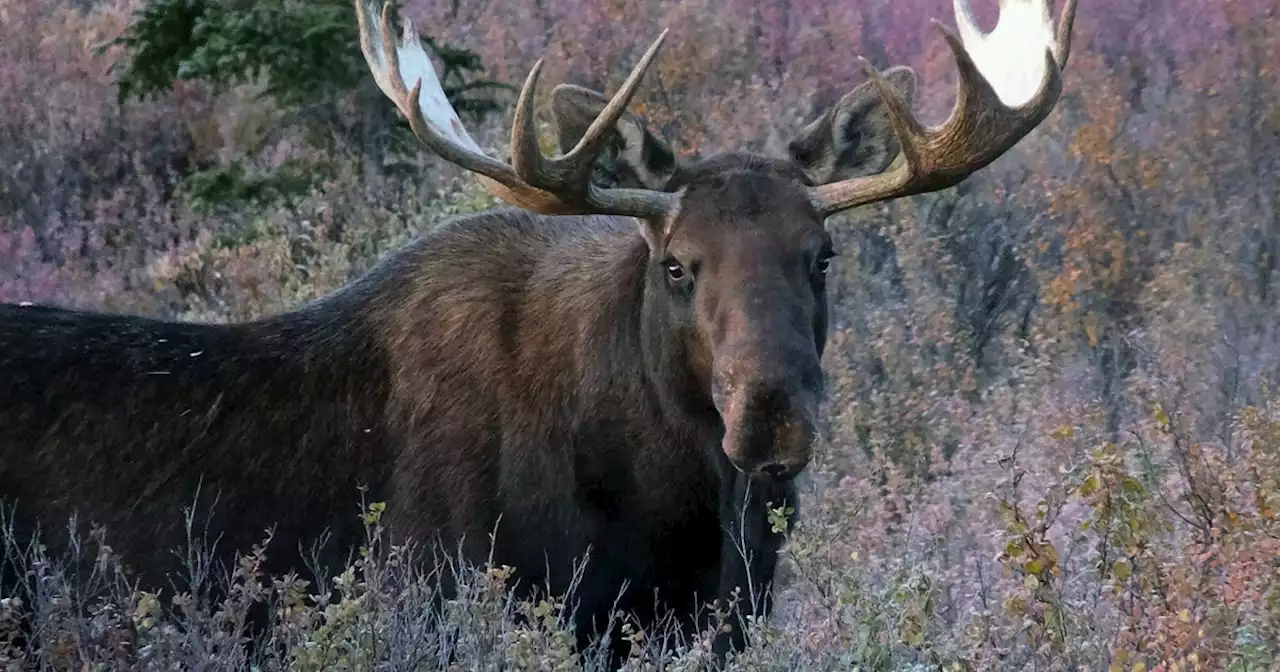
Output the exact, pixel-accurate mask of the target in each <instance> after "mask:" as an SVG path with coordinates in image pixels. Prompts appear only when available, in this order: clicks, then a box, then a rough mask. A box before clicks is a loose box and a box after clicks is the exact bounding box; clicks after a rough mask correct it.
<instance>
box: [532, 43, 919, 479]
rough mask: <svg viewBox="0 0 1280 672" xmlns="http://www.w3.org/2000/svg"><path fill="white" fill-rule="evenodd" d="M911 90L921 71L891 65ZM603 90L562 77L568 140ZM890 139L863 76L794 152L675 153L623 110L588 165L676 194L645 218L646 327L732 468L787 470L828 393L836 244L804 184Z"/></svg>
mask: <svg viewBox="0 0 1280 672" xmlns="http://www.w3.org/2000/svg"><path fill="white" fill-rule="evenodd" d="M886 81H887V82H888V83H889V85H890V86H892V87H893V90H894V91H895V93H896V94H897V95H899V96H901V97H903V98H904V99H906V100H911V98H912V96H913V94H914V90H915V88H914V84H915V78H914V75H913V74H912V73H911V71H910V70H908V69H906V68H895V69H893V70H891V71H889V72H888V73H886ZM606 104H607V100H606V99H605V97H604V96H603V95H601V94H599V93H596V92H593V91H588V90H586V89H582V88H579V87H573V86H561V87H558V88H557V89H556V90H555V92H554V93H553V97H552V114H553V117H554V120H555V122H556V128H557V131H558V137H559V140H560V142H561V149H562V151H566V152H567V151H569V150H571V149H572V148H573V145H574V144H576V143H577V142H578V141H579V140H580V138H581V137H582V135H583V134H584V133H585V132H586V130H587V128H588V126H589V125H590V124H591V122H592V120H594V119H595V118H596V117H597V116H598V115H599V114H600V113H601V111H602V110H603V109H604V107H605V105H606ZM897 151H898V145H897V141H896V139H895V138H894V135H893V129H892V126H891V124H890V122H889V118H888V116H887V114H886V111H885V107H884V105H883V104H882V102H881V98H880V96H879V95H878V94H877V92H876V91H875V89H874V88H873V87H872V85H871V84H864V85H863V86H861V87H859V88H858V89H855V90H854V91H853V92H851V93H850V94H849V95H847V96H845V98H844V99H843V100H841V101H840V102H839V103H837V104H836V105H835V106H834V107H833V108H832V109H831V110H829V111H828V112H827V113H826V114H824V115H822V116H821V117H820V118H819V119H817V120H816V121H814V122H813V123H812V124H810V125H809V126H808V127H806V128H804V129H803V130H802V131H801V133H800V134H799V136H798V137H797V138H796V139H794V140H793V141H792V142H791V143H790V145H789V156H787V157H784V158H773V157H767V156H763V155H758V154H751V153H730V154H724V155H720V156H715V157H712V158H709V159H706V160H702V161H693V162H688V163H686V162H682V161H680V160H678V159H677V158H676V157H675V154H674V152H672V150H671V148H670V147H669V146H668V145H667V144H666V143H665V142H663V141H662V140H661V139H659V138H658V137H656V136H655V135H653V134H652V133H651V132H650V131H649V130H648V129H647V128H646V127H645V126H644V125H643V124H642V123H641V122H640V121H639V120H638V119H636V118H635V117H633V116H631V115H630V114H626V113H624V114H623V115H622V116H621V117H620V119H619V120H618V121H617V122H616V124H615V126H614V129H613V133H612V134H611V136H610V138H609V142H608V143H607V144H606V146H605V150H604V151H603V152H602V153H601V154H600V156H599V157H598V158H597V159H596V162H595V165H594V166H593V170H592V179H593V180H594V181H595V182H596V183H597V184H599V185H600V186H601V187H603V188H612V189H617V188H626V189H649V190H653V191H660V192H663V193H668V194H672V195H674V196H675V197H676V199H678V200H677V201H676V205H675V207H673V208H672V209H671V210H670V211H669V212H668V213H667V214H665V215H664V216H661V217H653V218H647V219H642V220H640V232H641V234H642V235H643V236H644V239H645V241H646V242H647V243H648V246H649V270H648V274H647V281H646V282H647V287H646V292H645V297H646V298H645V301H646V303H647V308H646V316H645V319H646V320H647V321H648V322H649V324H648V325H647V326H648V328H649V329H650V330H652V331H660V332H662V333H663V336H662V337H661V338H659V339H656V340H657V342H658V343H659V345H658V346H657V347H659V348H661V349H662V350H663V352H661V353H660V354H659V355H658V357H660V358H663V359H667V360H670V359H678V360H680V365H679V366H676V367H673V368H671V369H669V370H668V375H669V376H670V377H671V378H672V379H671V380H667V381H660V384H666V385H670V386H672V387H677V388H678V387H680V386H681V384H682V383H683V382H685V381H686V380H691V381H692V382H691V384H689V385H688V386H687V388H688V389H682V390H680V391H681V392H683V393H684V395H685V396H686V398H689V399H690V401H691V402H692V403H693V405H695V406H697V405H703V404H708V403H709V404H711V405H712V406H713V407H714V408H715V410H716V412H717V413H718V414H719V416H720V419H721V421H722V423H723V426H724V439H723V444H722V448H723V450H724V453H725V456H726V457H727V458H728V459H729V461H730V463H732V464H733V465H734V467H736V468H737V469H738V470H740V471H742V472H744V473H746V474H750V475H752V476H757V477H761V478H765V479H777V480H787V479H790V478H793V477H794V476H795V475H796V474H798V473H799V472H800V471H801V470H802V469H803V468H804V467H805V466H806V465H807V464H808V463H809V460H810V457H811V454H812V443H813V436H814V432H815V430H816V427H817V413H818V405H819V402H820V400H821V396H822V388H823V375H822V367H821V358H822V351H823V346H824V344H825V339H826V330H827V297H826V285H827V272H828V270H829V269H830V266H831V263H832V258H833V257H834V256H835V255H836V250H835V249H834V247H833V245H832V240H831V236H830V234H829V233H828V232H827V230H826V228H825V226H824V222H825V219H826V217H825V215H824V214H823V213H822V212H821V211H820V210H819V209H818V208H817V207H815V205H814V203H813V201H812V199H811V198H810V197H809V192H808V189H809V188H810V187H812V186H813V185H814V184H815V183H823V182H827V181H830V180H834V179H847V178H850V177H854V176H858V175H865V174H873V173H878V172H881V171H883V170H884V169H885V167H887V166H888V164H889V161H890V159H891V158H892V157H893V156H894V154H896V153H897Z"/></svg>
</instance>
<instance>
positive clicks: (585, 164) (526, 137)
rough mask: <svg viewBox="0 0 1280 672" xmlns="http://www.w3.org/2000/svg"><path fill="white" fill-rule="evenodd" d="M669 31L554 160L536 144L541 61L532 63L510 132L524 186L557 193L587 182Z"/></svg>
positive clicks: (517, 171)
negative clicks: (535, 102) (563, 187)
mask: <svg viewBox="0 0 1280 672" xmlns="http://www.w3.org/2000/svg"><path fill="white" fill-rule="evenodd" d="M669 31H670V29H665V30H663V31H662V33H661V34H659V35H658V38H657V39H655V40H654V41H653V44H650V45H649V48H648V49H647V50H645V52H644V55H642V56H641V57H640V60H639V61H637V62H636V64H635V67H633V68H632V69H631V72H630V73H629V74H628V75H627V79H626V80H625V81H624V82H623V83H622V86H621V87H619V88H618V90H617V92H615V93H614V94H613V97H612V98H610V99H609V102H608V103H607V104H606V105H605V107H604V109H602V110H601V111H600V114H598V115H596V118H595V119H594V120H592V122H591V125H590V126H588V127H587V130H586V132H585V133H583V135H582V137H581V138H580V139H579V140H578V143H577V144H576V145H574V147H573V149H571V150H569V152H568V153H566V154H564V155H562V156H560V157H557V158H554V159H550V158H547V157H545V156H543V154H542V151H541V150H540V149H539V147H538V142H537V129H536V128H535V124H534V116H533V100H534V93H535V91H536V89H537V85H538V75H539V74H540V73H541V71H542V61H541V60H539V61H538V62H537V63H535V64H534V66H533V69H532V70H530V71H529V76H528V78H527V79H526V80H525V84H524V88H523V89H521V91H520V101H519V103H518V104H517V106H516V118H515V123H514V124H513V128H512V137H511V149H512V156H511V162H512V166H513V167H514V168H515V171H516V174H517V175H519V176H520V178H521V179H523V180H524V181H525V182H527V183H529V184H531V185H533V186H536V187H542V188H544V189H556V188H557V187H559V186H560V185H563V184H577V183H581V182H582V181H583V180H585V179H587V176H588V175H589V174H590V172H591V165H592V163H594V162H595V160H596V156H597V155H598V154H599V153H600V150H601V149H603V148H604V143H605V142H606V141H607V140H608V137H609V132H610V131H611V130H612V129H613V128H614V125H615V124H617V123H618V119H620V118H621V117H622V115H623V113H624V112H626V110H627V106H628V105H630V104H631V99H632V98H633V97H634V96H635V93H636V90H637V89H638V88H639V87H640V80H641V79H643V78H644V75H645V73H646V72H647V71H648V70H649V65H650V64H651V63H652V62H653V59H654V57H655V56H657V54H658V49H659V48H660V47H661V46H662V43H663V42H664V41H665V40H666V39H667V33H668V32H669Z"/></svg>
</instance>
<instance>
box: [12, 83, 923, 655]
mask: <svg viewBox="0 0 1280 672" xmlns="http://www.w3.org/2000/svg"><path fill="white" fill-rule="evenodd" d="M890 80H891V81H892V82H893V83H894V85H895V86H897V87H899V88H900V89H901V90H902V91H903V93H904V95H906V96H907V97H908V99H909V98H910V94H911V92H912V87H913V82H914V79H913V78H912V77H911V76H910V73H909V71H907V70H905V69H895V70H893V71H890ZM602 100H603V99H602V98H601V97H599V95H598V94H594V93H591V92H587V91H585V90H582V89H576V88H574V87H562V88H561V89H559V90H558V91H557V92H556V97H555V100H554V102H553V112H554V114H555V115H556V121H557V124H558V127H559V131H560V136H561V143H562V145H564V146H568V145H571V144H572V143H573V142H575V141H576V139H577V137H579V136H580V135H581V132H582V128H584V127H585V125H584V124H582V123H581V122H580V120H582V119H590V118H591V117H593V116H594V114H595V112H596V111H597V110H598V105H599V104H600V102H601V101H602ZM890 138H891V136H890V134H889V131H888V126H887V123H886V121H885V119H884V115H883V111H882V110H881V109H879V105H878V98H877V97H876V96H875V95H874V94H872V93H871V90H870V89H869V88H868V87H866V86H864V87H860V88H859V89H857V90H855V91H854V92H853V93H852V94H850V96H847V97H846V99H845V100H842V101H841V103H840V104H839V105H837V106H836V108H834V109H833V110H832V112H830V113H828V114H827V115H825V116H824V117H823V118H821V119H819V120H818V121H816V122H815V123H814V124H813V125H811V126H809V127H807V128H806V129H805V130H804V132H803V133H802V135H801V136H800V137H799V138H798V139H797V140H796V142H795V143H793V145H792V156H791V157H788V158H786V159H771V158H767V157H760V156H753V155H743V154H733V155H727V156H723V157H717V158H713V159H711V160H708V161H705V162H702V163H700V164H693V165H683V164H681V163H680V162H678V161H676V160H675V158H674V154H673V153H672V152H671V151H670V149H669V148H668V147H666V145H665V144H663V143H662V142H661V141H660V140H658V139H656V138H654V137H653V136H652V135H651V134H650V133H649V132H648V131H647V130H645V129H644V128H643V126H641V125H640V123H639V122H638V121H637V120H635V119H634V118H632V117H630V116H628V117H625V118H624V119H623V120H622V121H621V122H619V125H618V127H617V132H616V137H615V139H614V140H615V144H614V147H613V150H612V151H611V152H610V153H609V154H608V155H606V156H605V157H604V159H603V160H602V161H601V162H600V164H599V167H600V173H599V175H598V178H599V179H601V180H603V181H608V182H613V183H616V184H649V185H650V186H656V187H658V188H663V189H666V190H668V191H676V190H683V196H682V200H681V208H680V212H679V214H678V215H676V216H675V217H673V218H671V219H670V220H663V221H655V222H642V223H640V224H639V226H637V221H636V220H633V219H629V218H621V217H606V216H592V217H581V216H572V217H547V216H538V215H532V214H529V213H526V212H521V211H517V210H500V211H495V212H489V213H485V214H482V215H476V216H471V217H466V218H462V219H457V220H454V221H452V222H449V223H446V224H445V225H443V226H441V227H440V228H438V229H437V230H434V231H432V232H431V233H428V234H426V235H424V236H422V237H421V238H420V239H418V240H417V241H416V242H414V243H412V244H410V245H409V246H407V247H406V248H404V249H402V250H399V251H398V252H395V253H394V254H392V255H389V256H388V257H387V258H386V259H384V260H383V261H382V262H381V263H380V264H379V265H378V266H377V267H376V268H374V269H373V270H372V271H371V272H369V273H368V274H366V275H365V276H364V277H362V278H360V279H359V280H357V281H356V282H354V283H352V284H351V285H349V286H348V287H346V288H344V289H343V290H341V291H339V292H336V293H335V294H333V295H331V296H329V297H326V298H325V299H323V300H320V301H317V302H315V303H312V304H310V305H306V306H303V307H301V308H299V309H297V310H294V311H291V312H287V313H284V314H281V315H276V316H272V317H267V318H264V319H261V320H258V321H255V322H250V323H246V324H236V325H199V324H182V323H176V322H168V321H159V320H153V319H147V318H142V317H132V316H123V315H104V314H94V313H89V312H76V311H69V310H62V309H56V308H46V307H18V306H9V305H0V371H3V375H4V384H2V385H0V488H3V494H4V495H5V496H6V497H7V498H9V499H10V500H16V502H17V504H18V506H19V511H20V513H21V514H22V520H25V521H27V524H30V522H31V521H34V520H36V519H37V518H38V519H39V520H40V522H41V523H42V524H43V526H44V527H45V528H46V530H47V531H51V532H54V533H55V535H54V537H55V538H56V537H57V536H58V535H57V534H56V532H57V530H58V529H59V528H61V526H62V525H63V523H64V521H65V520H66V517H67V516H68V515H69V514H71V513H72V512H74V511H78V512H79V513H80V516H81V518H82V519H91V520H93V521H96V522H100V523H105V524H106V525H107V526H108V534H109V541H110V542H111V543H112V545H113V547H114V548H115V549H116V550H117V551H118V552H121V553H123V556H124V559H125V560H126V562H127V563H128V564H129V565H130V566H132V567H133V568H135V569H136V570H138V571H139V572H141V574H142V576H143V577H144V579H145V582H146V585H165V584H166V581H165V579H164V578H163V577H164V575H165V573H166V572H173V571H174V570H175V569H176V568H177V564H176V560H175V558H174V556H173V555H172V554H171V553H170V549H173V548H175V547H178V546H179V545H180V544H182V543H183V541H184V537H183V533H182V528H181V510H182V507H184V506H186V505H189V504H190V503H191V502H192V497H193V495H194V493H195V492H196V488H197V486H198V485H199V486H200V488H201V492H202V493H203V496H204V498H205V499H204V502H203V504H204V505H207V504H208V502H209V501H210V499H211V498H212V497H214V496H215V495H216V496H217V497H218V505H217V507H216V509H215V518H214V520H213V523H212V526H211V527H212V529H213V530H214V532H215V533H218V534H221V535H222V541H221V542H220V548H221V549H222V550H223V551H224V552H231V551H233V550H240V551H243V550H246V549H247V548H248V547H249V546H250V545H251V544H253V543H255V542H257V541H259V539H260V538H261V536H262V531H263V529H265V528H267V527H268V526H271V525H276V526H277V536H276V540H275V541H274V542H273V548H274V551H273V552H270V553H268V556H269V557H270V558H272V559H273V560H274V561H275V562H274V565H273V567H272V569H275V570H277V571H278V570H280V569H283V568H286V567H291V568H298V561H299V558H298V557H297V555H296V553H293V552H292V551H294V549H295V548H296V547H297V544H298V542H299V541H302V542H304V543H308V542H310V541H312V540H314V539H316V538H317V537H318V535H319V534H320V532H321V531H322V530H323V529H324V528H326V527H331V528H334V529H333V531H334V532H335V533H336V534H335V538H334V542H335V543H333V544H331V545H330V548H331V549H333V552H334V553H345V552H346V551H347V550H348V549H349V547H350V545H352V544H354V543H358V542H359V540H360V539H359V529H358V527H357V523H358V520H357V518H356V515H355V514H356V513H357V510H356V505H357V503H358V500H359V496H360V494H359V492H358V491H357V488H358V487H359V486H368V488H369V493H368V498H369V499H372V500H386V501H387V502H388V504H389V508H388V515H389V522H390V524H391V529H392V530H393V531H394V532H396V533H398V534H400V535H407V536H410V537H412V538H414V539H416V540H418V541H432V540H440V541H443V542H444V543H446V544H447V545H449V546H450V547H452V546H453V545H455V544H457V543H459V542H460V541H462V542H463V545H464V548H465V549H466V550H467V551H468V553H469V555H470V556H471V559H472V560H475V561H481V560H483V559H484V557H485V555H486V554H487V553H488V551H489V539H488V535H489V534H490V532H492V531H493V530H494V529H495V525H496V526H497V534H496V539H495V542H494V556H493V557H494V560H495V561H497V562H498V563H503V564H509V565H514V566H515V567H516V568H517V570H518V572H519V576H520V577H522V580H523V582H524V583H523V585H525V586H530V585H539V584H543V583H544V582H548V581H549V583H550V586H551V588H552V589H553V590H556V591H561V590H564V589H565V588H566V587H567V585H568V582H569V578H570V571H571V566H572V561H573V560H574V559H575V558H576V557H578V556H580V555H581V554H583V553H585V552H587V551H588V549H590V551H591V559H590V562H589V564H588V569H587V571H586V573H585V576H584V579H583V582H582V584H581V586H580V588H579V592H578V594H577V598H578V599H579V600H580V614H581V615H582V616H583V618H582V620H581V621H580V624H579V628H580V633H581V634H582V636H583V637H584V638H585V637H586V635H587V634H588V633H589V632H590V630H591V629H592V627H593V625H598V624H599V623H600V622H601V621H602V620H603V618H605V617H606V616H607V613H608V610H609V608H610V606H611V605H612V604H613V602H614V600H615V598H616V597H617V594H618V591H619V589H620V588H621V587H622V584H623V582H624V581H626V582H628V583H629V587H628V589H627V593H626V599H624V601H623V602H622V603H621V605H620V606H621V607H622V608H624V609H628V610H634V611H637V612H638V613H639V614H640V615H641V616H642V617H646V618H648V617H652V616H653V615H654V614H653V613H652V611H651V607H652V606H653V595H654V591H655V590H656V591H657V594H658V596H659V597H660V598H661V599H662V601H663V603H664V604H666V605H667V606H670V607H673V608H675V609H676V610H677V611H678V612H680V613H684V614H688V613H692V611H693V610H694V609H695V608H697V606H698V602H705V601H707V600H712V599H716V598H724V597H726V596H727V595H729V594H730V591H731V590H732V589H733V588H734V587H738V588H741V589H743V590H744V591H745V590H746V588H747V585H748V583H749V584H750V586H751V587H752V589H753V592H754V593H755V598H756V599H758V600H759V599H764V602H763V603H762V609H763V610H765V611H767V597H765V593H767V590H768V587H769V585H770V583H771V581H772V577H773V571H774V564H775V552H776V551H777V549H778V547H779V545H780V543H781V541H782V540H781V538H780V537H779V536H778V535H775V534H773V533H772V532H771V531H769V529H768V526H767V524H766V519H765V512H764V503H765V502H768V501H771V502H773V503H774V504H775V505H782V504H784V503H790V504H792V505H794V504H795V502H794V499H795V497H794V494H795V493H794V487H793V485H792V483H793V481H792V477H793V476H794V475H795V474H796V473H797V472H798V471H799V470H801V469H802V468H803V467H804V465H805V464H806V463H807V462H808V460H809V455H810V444H811V440H812V433H813V426H814V423H815V421H816V418H815V413H816V408H817V403H818V400H819V398H820V395H821V390H822V373H821V370H820V367H819V360H820V357H821V353H822V349H823V345H824V340H825V332H826V328H827V325H826V296H825V286H824V280H823V276H822V273H821V271H820V270H817V269H820V266H821V259H822V258H823V257H824V256H825V255H826V253H827V252H828V251H829V247H830V238H829V236H828V235H827V234H826V232H825V230H824V228H823V221H822V218H821V217H820V216H819V215H818V214H817V213H816V212H815V211H814V209H813V207H812V206H811V205H810V204H809V201H808V200H807V198H806V196H805V193H804V189H803V187H804V186H805V185H807V184H812V183H814V182H815V181H816V180H828V179H832V178H833V177H836V176H841V175H848V174H854V173H858V172H863V173H868V172H877V171H879V170H883V169H884V168H885V166H886V165H887V164H888V159H889V158H891V157H892V156H893V154H894V153H895V152H896V147H895V146H894V144H893V143H892V141H891V140H890ZM669 260H675V261H678V262H679V263H680V264H682V265H683V266H684V269H685V271H686V276H685V279H683V280H679V281H676V280H672V279H670V278H669V276H668V273H669V271H668V269H667V267H666V262H667V261H669ZM694 276H696V279H695V280H694V281H693V282H694V283H695V284H694V285H691V284H689V280H688V278H691V277H694ZM695 285H696V288H695ZM748 489H749V490H750V491H751V492H750V495H751V496H750V498H749V500H747V503H746V504H745V509H744V497H745V495H746V494H747V491H748ZM50 528H53V529H50ZM739 547H742V549H743V550H745V551H746V552H747V553H748V554H749V556H750V559H749V562H747V561H744V560H743V558H742V556H741V553H740V551H739ZM341 559H342V557H341V556H339V555H334V556H331V557H330V558H329V561H330V562H337V561H340V560H341ZM744 597H746V598H748V601H749V599H750V597H751V596H749V595H747V596H744ZM747 606H749V605H747ZM748 610H749V609H748ZM593 619H594V620H593ZM725 643H728V644H735V645H736V644H741V636H740V634H739V633H738V632H736V631H735V634H734V635H733V636H732V637H730V638H729V640H727V641H726V642H725Z"/></svg>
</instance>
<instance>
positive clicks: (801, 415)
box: [712, 379, 817, 481]
mask: <svg viewBox="0 0 1280 672" xmlns="http://www.w3.org/2000/svg"><path fill="white" fill-rule="evenodd" d="M712 399H713V401H714V403H715V405H716V408H717V409H718V410H719V411H720V415H721V419H722V420H723V422H724V430H725V431H724V438H723V440H722V442H721V447H722V448H723V450H724V453H725V456H726V457H727V458H728V459H729V461H730V462H731V463H732V464H733V466H734V467H735V468H736V469H738V470H739V471H741V472H743V473H746V474H749V475H751V476H757V477H761V478H767V479H771V480H779V481H785V480H790V479H792V478H795V476H796V475H798V474H799V473H800V472H801V471H802V470H803V469H804V468H805V467H806V466H807V465H808V464H809V460H810V457H811V455H812V446H813V436H814V432H815V428H816V423H815V417H816V407H817V394H816V393H815V392H813V391H811V390H808V389H805V388H804V387H802V386H800V385H799V384H798V383H796V382H790V381H788V380H786V379H783V380H776V379H775V380H772V381H771V380H755V381H751V382H748V383H744V384H739V385H736V386H735V385H733V384H732V383H728V382H727V381H726V382H725V383H718V384H715V385H713V386H712Z"/></svg>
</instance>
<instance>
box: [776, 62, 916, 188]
mask: <svg viewBox="0 0 1280 672" xmlns="http://www.w3.org/2000/svg"><path fill="white" fill-rule="evenodd" d="M881 76H882V77H884V79H885V81H887V82H888V83H889V87H890V88H891V89H893V90H894V91H895V92H897V94H898V95H899V96H901V97H902V99H903V100H904V101H906V103H907V105H908V106H910V105H911V104H912V102H913V100H914V98H915V93H916V73H915V71H914V70H912V69H911V68H909V67H906V66H896V67H893V68H889V69H888V70H886V71H884V72H883V73H881ZM787 150H788V152H789V153H790V154H791V158H792V159H794V160H795V161H796V163H798V164H800V167H801V168H803V169H804V170H805V172H806V173H807V174H808V175H809V178H810V179H811V180H813V182H814V184H826V183H828V182H834V181H837V180H845V179H848V178H851V177H858V176H862V175H874V174H876V173H880V172H883V171H884V170H885V169H887V168H888V167H889V164H891V163H893V160H894V158H896V157H897V156H898V152H899V151H901V145H900V143H899V142H898V137H897V135H895V134H894V131H893V125H892V124H891V123H890V121H889V115H888V113H887V111H886V109H885V105H884V101H883V100H881V98H880V94H879V92H877V91H876V88H875V85H874V84H872V83H871V82H870V81H868V82H865V83H863V84H862V85H860V86H858V87H857V88H855V89H854V90H852V91H850V92H849V93H846V94H845V95H844V97H843V98H841V99H840V101H839V102H837V103H836V104H835V105H833V106H832V107H831V108H830V109H828V110H827V111H826V113H825V114H823V115H822V116H821V117H818V118H817V119H816V120H814V121H813V122H811V123H810V124H809V125H807V126H805V127H804V128H803V129H801V130H800V133H799V134H798V135H797V136H796V138H795V139H794V140H792V141H791V142H790V143H789V144H788V145H787Z"/></svg>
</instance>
